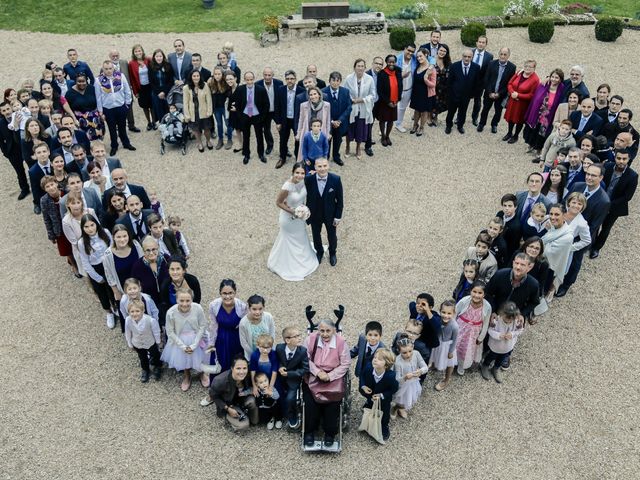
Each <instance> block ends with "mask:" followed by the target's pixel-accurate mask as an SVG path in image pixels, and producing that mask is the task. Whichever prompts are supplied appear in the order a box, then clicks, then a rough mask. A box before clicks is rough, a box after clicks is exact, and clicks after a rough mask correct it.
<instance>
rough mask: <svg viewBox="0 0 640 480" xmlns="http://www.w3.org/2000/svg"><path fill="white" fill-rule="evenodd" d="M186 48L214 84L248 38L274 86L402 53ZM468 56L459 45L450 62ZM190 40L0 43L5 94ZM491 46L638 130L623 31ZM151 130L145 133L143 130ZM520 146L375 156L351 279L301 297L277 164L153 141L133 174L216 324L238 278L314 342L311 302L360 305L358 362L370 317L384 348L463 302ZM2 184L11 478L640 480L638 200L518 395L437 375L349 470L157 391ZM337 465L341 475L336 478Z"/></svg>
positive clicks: (528, 357) (561, 306) (509, 385)
mask: <svg viewBox="0 0 640 480" xmlns="http://www.w3.org/2000/svg"><path fill="white" fill-rule="evenodd" d="M181 36H182V37H183V38H184V39H185V40H186V45H187V48H188V49H189V50H190V51H192V52H194V51H199V52H202V53H203V55H204V60H205V65H207V66H209V65H210V64H211V60H212V57H213V53H212V52H214V51H216V50H217V48H218V47H217V46H220V45H222V43H223V42H224V41H226V40H229V39H231V40H233V41H234V42H235V45H236V51H237V52H238V57H239V63H240V66H241V67H242V68H243V70H246V69H248V68H250V69H255V70H256V71H260V70H261V68H262V66H263V65H264V63H265V61H264V58H265V57H269V58H270V59H271V60H270V61H269V63H270V64H271V65H272V66H273V67H274V69H275V71H276V72H277V75H278V76H280V77H281V76H282V72H283V70H284V69H285V67H287V68H288V67H293V68H294V69H296V70H297V71H298V72H302V71H303V70H304V66H305V65H306V63H308V62H309V61H311V60H312V59H313V60H315V61H316V62H317V63H318V64H319V65H320V76H321V77H322V78H325V79H326V78H327V77H328V73H329V72H330V71H331V70H334V69H337V70H340V71H342V72H343V74H346V73H348V72H349V71H351V65H352V63H353V59H354V58H357V57H360V56H362V57H364V58H366V59H368V60H370V59H371V57H372V56H373V55H374V54H385V53H386V52H388V51H389V45H388V41H387V37H386V35H379V36H362V37H345V38H338V39H315V40H301V41H295V42H294V41H287V42H283V43H280V44H279V45H277V46H274V47H270V48H268V49H261V48H260V47H259V46H258V43H257V42H256V41H255V40H254V39H253V38H252V37H251V36H249V35H246V34H238V33H233V34H230V33H229V34H226V33H212V34H185V35H181ZM458 37H459V35H458V33H457V32H445V34H444V41H445V42H447V43H449V44H450V45H451V46H452V50H453V51H454V52H456V51H459V49H460V47H461V45H460V43H459V40H458ZM173 38H174V35H162V34H130V35H118V36H113V37H111V36H100V35H97V36H75V37H68V36H58V35H50V34H42V33H15V32H6V31H5V32H0V44H2V45H4V46H5V49H4V57H5V63H6V62H7V60H8V64H9V65H11V68H10V69H8V68H5V69H2V71H1V72H0V85H2V86H3V88H4V87H7V86H13V85H16V84H17V83H18V81H19V80H20V79H21V78H23V77H24V76H32V77H35V76H36V75H37V74H38V72H39V70H40V68H41V67H42V66H43V65H44V63H45V62H46V61H48V60H51V59H54V60H56V61H58V62H60V63H62V62H63V60H64V55H65V51H66V49H67V48H69V47H71V46H75V47H77V48H78V49H79V51H80V58H81V59H83V60H87V61H89V62H90V64H91V65H92V66H94V67H95V66H97V65H98V64H99V62H100V60H102V59H103V57H104V56H105V54H106V52H107V51H108V49H109V48H110V47H112V46H116V47H118V48H120V50H121V52H123V54H126V53H127V52H128V51H129V48H130V46H131V45H132V44H133V43H136V42H138V41H140V42H141V43H142V44H143V45H144V46H145V47H146V49H147V51H149V52H150V51H152V50H153V48H154V47H156V46H158V45H160V46H163V47H165V48H166V49H167V50H170V48H171V42H172V40H173ZM425 38H426V37H425V35H424V34H421V35H420V37H419V39H418V41H424V40H425ZM489 39H490V43H489V47H490V50H491V51H494V52H495V51H496V50H497V49H498V47H499V46H502V45H509V46H510V47H511V48H512V50H513V55H512V60H514V61H515V62H516V63H517V64H518V65H522V63H523V61H524V60H525V59H526V58H534V59H537V60H538V62H539V67H538V72H539V74H541V76H542V75H546V74H547V72H549V71H550V70H551V69H552V68H554V67H556V66H561V67H562V68H564V69H565V72H567V71H568V69H569V67H570V65H571V64H573V63H576V62H581V63H584V64H585V65H586V68H587V77H586V81H587V84H588V86H589V88H590V89H591V90H592V91H595V88H596V87H597V85H598V84H599V83H600V81H607V82H608V83H610V84H611V85H612V86H613V90H614V92H615V93H619V94H622V95H623V96H624V97H625V98H626V99H627V103H628V104H629V105H630V106H631V108H635V110H636V113H639V112H638V111H640V107H638V105H637V101H635V99H637V98H638V95H639V94H640V90H639V87H638V82H637V78H638V75H639V74H640V70H639V69H638V65H637V62H635V61H633V60H632V57H631V55H630V53H631V51H632V48H634V46H635V45H636V44H637V43H638V42H640V33H639V32H634V31H628V30H626V31H625V32H624V34H623V36H622V37H621V38H620V39H619V40H618V42H617V43H615V44H612V45H609V44H604V43H598V42H596V41H595V38H594V34H593V28H592V27H566V28H558V29H557V30H556V34H555V36H554V39H553V42H552V43H551V44H549V45H546V46H542V45H535V44H532V43H529V41H528V39H527V33H526V30H523V29H504V30H496V31H490V32H489ZM26 52H28V54H26V55H25V53H26ZM525 52H526V53H525ZM123 56H126V55H123ZM8 57H10V58H8ZM136 115H137V117H138V120H139V125H143V122H142V120H141V112H140V110H138V109H137V110H136ZM637 122H638V121H636V123H637ZM503 129H504V125H501V130H500V132H499V135H491V133H489V132H485V133H483V134H478V133H476V132H475V131H472V132H469V133H467V135H464V136H460V135H458V134H457V132H455V131H454V133H453V134H452V135H451V136H450V137H446V136H445V135H444V133H443V131H442V128H440V129H428V131H427V132H426V135H425V136H424V137H422V138H416V137H409V136H407V135H404V136H403V135H400V134H398V133H397V132H395V131H394V133H393V136H392V139H393V140H395V141H394V146H393V147H392V148H389V149H384V148H382V147H380V146H379V145H378V146H377V147H375V151H376V155H375V157H373V158H371V159H369V158H368V157H365V159H364V160H362V161H357V160H356V159H355V158H351V159H348V160H347V162H346V163H347V164H346V166H345V167H342V168H340V167H336V169H334V171H336V172H337V173H339V174H340V175H341V176H342V178H343V183H344V187H345V192H346V193H345V203H346V209H345V215H344V222H343V223H342V224H341V226H340V229H339V250H338V259H339V263H338V266H337V267H336V268H331V267H330V266H329V265H328V264H327V263H326V262H325V263H323V264H322V265H321V266H320V268H319V270H318V271H317V272H316V273H314V274H313V275H312V276H311V277H310V278H309V279H307V280H305V281H304V282H302V283H287V282H285V281H283V280H281V279H280V278H279V277H277V276H275V275H273V274H271V273H270V272H269V271H268V270H267V268H266V260H267V256H268V254H269V250H270V248H271V245H272V242H273V240H274V239H275V236H276V234H277V209H276V207H275V205H274V199H275V195H276V192H277V190H278V188H279V187H280V185H281V184H282V182H283V181H284V180H285V178H286V177H287V172H286V171H285V170H286V169H283V170H275V169H274V168H273V165H274V163H275V161H276V157H275V155H272V156H271V158H270V160H269V164H267V165H263V164H261V163H260V162H258V161H257V159H256V158H255V154H254V160H252V162H251V163H250V164H249V166H247V167H244V166H243V165H242V164H241V161H240V160H241V159H240V157H239V156H238V155H239V154H236V155H233V154H232V153H230V152H226V151H222V153H218V152H216V153H211V152H207V153H205V154H199V153H198V152H197V151H196V149H195V148H193V147H192V148H191V149H190V151H189V153H188V155H187V156H186V157H183V156H181V155H180V154H179V152H177V151H170V152H168V153H167V154H166V155H165V156H164V157H160V156H159V154H158V148H159V140H158V138H157V134H152V133H146V132H145V133H141V134H135V135H133V143H134V145H136V146H137V147H138V151H137V152H128V151H123V152H121V153H119V154H120V158H121V159H122V160H123V162H124V164H125V166H126V167H127V170H128V171H129V177H130V180H131V181H132V182H134V183H138V182H143V183H144V184H145V185H148V186H152V187H156V188H157V189H158V191H159V192H160V193H161V200H162V201H163V203H164V204H165V210H166V211H167V213H177V214H180V215H182V216H183V217H184V218H185V222H184V224H183V227H184V230H185V232H186V234H187V235H188V238H189V241H190V244H191V246H192V249H193V252H194V253H193V259H192V261H191V268H190V270H191V271H192V273H194V274H196V275H197V276H198V277H199V278H200V281H201V284H202V286H203V297H204V301H203V306H205V308H206V306H207V305H208V302H209V301H210V300H211V299H213V298H214V296H215V291H216V289H217V284H218V282H219V281H220V279H221V278H223V277H232V278H234V279H235V280H236V281H237V283H238V285H239V294H240V296H241V297H242V298H247V297H248V296H249V295H250V294H252V293H254V292H259V293H261V294H263V295H264V296H265V297H266V298H267V310H268V311H270V312H271V313H272V314H273V315H274V318H275V320H276V324H277V326H278V330H279V329H280V328H281V327H283V326H285V325H287V324H292V323H295V324H298V325H299V326H303V325H304V321H305V320H304V314H303V310H304V307H305V305H307V304H309V303H311V304H313V305H314V306H315V307H316V309H317V310H318V312H319V313H320V315H321V316H322V315H325V314H328V313H329V312H330V311H331V310H332V309H333V308H335V306H336V305H337V304H338V303H342V304H344V305H345V306H346V309H347V314H346V317H345V322H344V326H345V332H346V336H347V338H348V340H349V341H350V342H353V340H354V339H355V338H356V334H357V332H358V331H359V329H360V328H362V327H363V325H364V323H365V322H366V321H368V320H373V319H375V320H379V321H381V322H382V323H383V325H384V328H385V332H384V339H385V340H387V341H388V340H389V339H391V338H392V334H393V332H394V331H395V330H396V329H398V328H400V327H401V326H402V323H403V321H404V319H405V318H406V316H407V314H406V303H407V302H408V301H409V300H411V299H412V298H413V297H414V296H415V295H416V294H417V293H419V292H421V291H429V292H432V293H433V294H434V296H435V297H436V301H437V302H440V301H442V300H444V299H445V298H447V296H448V295H449V294H450V292H451V290H452V289H453V287H454V285H455V283H456V280H457V272H458V268H459V262H461V260H462V258H463V256H464V252H465V248H466V247H467V246H469V245H470V244H471V242H472V241H473V239H474V238H475V235H476V232H477V231H478V230H480V229H481V228H482V227H484V226H485V224H486V222H488V220H489V219H490V218H491V216H492V214H493V213H494V212H495V211H496V210H497V209H498V207H499V198H500V196H501V194H502V193H505V192H509V191H514V190H516V189H520V188H522V186H523V184H524V178H525V176H526V174H527V173H528V172H529V171H530V170H532V167H531V164H530V163H529V159H528V157H527V156H526V155H524V146H523V144H522V143H518V144H516V145H510V146H507V145H505V144H504V143H502V142H500V141H499V137H500V136H502V135H503V134H504V132H503ZM469 130H471V129H470V128H469ZM417 152H420V154H417ZM0 175H2V178H3V181H2V182H0V199H1V201H2V210H3V218H5V220H4V222H3V228H2V229H1V232H2V233H1V236H2V237H1V238H2V241H0V254H1V258H2V259H3V260H4V262H3V263H4V264H5V273H4V275H3V277H2V281H1V285H2V289H1V290H0V302H1V304H2V305H3V306H4V308H3V315H2V322H3V324H4V325H5V328H4V330H2V333H1V334H0V352H1V353H2V363H3V367H4V368H2V370H0V382H1V383H2V385H3V389H2V407H1V408H0V422H1V424H2V426H3V428H2V432H1V443H0V478H7V479H8V478H12V479H36V478H38V479H39V478H50V479H57V478H82V479H102V478H125V477H126V478H204V477H210V478H248V477H253V476H260V477H262V478H285V477H286V478H298V477H302V476H305V477H307V478H320V477H321V476H322V478H327V477H329V478H331V477H335V478H338V477H346V476H348V475H358V476H359V477H361V478H373V476H374V475H376V474H377V475H380V476H381V477H382V478H391V477H392V476H402V477H403V478H411V477H413V476H415V475H419V474H421V475H429V476H431V477H432V478H444V477H449V478H489V477H492V478H582V479H591V478H594V479H595V478H598V479H600V478H632V477H635V476H636V475H637V472H638V471H639V470H640V461H639V460H638V459H639V458H640V457H639V453H640V452H639V450H638V442H637V432H638V427H640V421H639V420H638V418H639V416H638V413H640V412H639V411H638V387H637V386H638V384H639V383H640V375H639V374H638V370H636V369H635V366H636V365H637V364H638V362H639V361H640V354H639V353H638V352H639V351H640V350H639V349H638V346H639V345H638V337H637V336H634V334H633V333H632V332H633V330H631V327H632V325H634V324H633V323H632V312H633V311H634V310H637V306H638V302H637V295H636V296H635V297H633V300H632V304H631V305H630V304H629V301H628V300H627V298H628V293H627V292H628V291H629V290H633V291H636V292H637V289H635V288H633V287H631V288H629V285H633V283H631V282H630V280H629V279H630V278H631V275H632V272H634V271H637V269H638V266H639V262H638V256H637V253H633V251H632V250H631V248H630V247H629V245H630V243H631V242H632V241H634V240H633V239H635V241H637V239H638V232H639V231H640V221H639V220H638V215H637V212H638V196H636V198H635V199H634V201H633V205H632V207H631V211H632V215H631V216H630V217H629V218H627V219H624V220H622V221H620V222H619V223H618V224H617V225H616V228H615V230H614V233H613V234H612V236H611V238H610V240H609V243H608V244H607V246H606V248H605V249H604V250H603V251H602V256H601V258H600V259H598V260H596V261H589V260H586V261H585V265H584V268H583V272H582V275H581V277H580V279H579V280H578V283H577V284H576V285H575V287H574V288H573V289H572V290H571V292H570V293H569V295H567V296H566V297H565V298H564V299H562V300H556V301H555V302H554V304H553V308H552V311H551V312H550V313H548V314H547V315H546V316H545V317H543V318H542V319H541V321H540V322H539V324H538V325H537V326H535V327H533V328H529V329H528V330H527V333H526V335H524V336H523V337H522V339H521V341H520V342H519V343H518V346H517V348H516V352H515V355H514V357H513V363H512V369H511V371H510V372H508V373H507V374H506V380H505V382H504V383H503V384H502V385H497V384H495V383H493V382H485V381H484V380H483V379H482V378H481V377H480V376H479V375H478V374H472V375H467V376H465V377H464V378H459V377H457V378H454V381H453V383H452V384H451V386H450V388H449V389H448V390H447V391H445V392H442V393H439V394H437V393H436V392H435V391H434V390H433V384H434V376H433V374H431V378H430V379H429V380H428V384H427V388H425V391H424V394H423V396H422V398H421V400H420V403H419V404H418V405H417V406H416V408H415V409H414V410H413V411H412V414H411V416H410V417H409V420H406V421H400V420H399V421H396V422H394V423H392V427H391V428H392V439H391V441H390V442H389V444H388V445H387V446H386V447H385V448H380V447H378V446H376V445H375V444H374V442H373V441H371V440H370V439H369V438H367V437H366V436H364V435H362V434H358V433H354V432H350V433H348V434H346V436H345V438H344V451H343V452H342V454H340V455H337V456H331V457H325V456H322V455H308V454H303V453H301V451H300V447H299V437H298V436H295V435H292V434H289V433H286V432H284V431H282V432H276V431H274V432H267V431H266V430H264V429H259V430H258V429H252V430H251V431H250V432H249V433H248V434H246V435H244V436H236V435H233V434H232V433H230V432H229V431H228V430H227V429H226V428H225V427H224V425H223V422H222V421H220V420H218V419H217V418H216V417H215V415H214V409H213V407H210V408H207V409H203V408H201V407H200V406H199V405H198V401H199V400H200V398H201V397H202V396H203V394H204V392H203V389H202V387H201V386H199V385H196V383H195V382H194V386H193V387H192V389H191V390H190V391H189V392H188V393H186V394H184V393H182V392H181V391H180V389H179V388H178V384H179V378H178V376H176V375H175V374H174V373H167V374H166V375H165V376H164V378H163V380H162V381H161V382H160V383H154V382H153V381H151V382H150V383H149V384H147V385H144V386H142V385H141V384H140V383H139V381H138V373H139V369H138V364H137V362H138V360H137V357H136V355H134V354H132V353H130V352H129V351H128V349H127V348H126V346H125V344H124V342H123V340H122V338H121V335H120V333H119V330H118V329H116V330H112V331H111V330H108V329H107V328H106V327H105V325H104V320H103V318H102V314H101V310H100V308H99V305H98V303H97V302H96V301H95V298H94V297H93V296H92V294H91V292H90V290H89V288H88V287H87V285H85V284H84V283H83V282H82V281H80V280H76V279H75V278H73V277H72V276H71V275H70V273H69V271H68V270H67V268H66V266H65V265H64V262H63V261H62V260H61V259H59V258H57V256H56V255H57V254H56V251H55V247H52V245H51V244H50V243H48V242H47V240H46V237H45V232H44V227H43V225H42V221H41V219H40V218H39V217H36V216H34V215H33V213H32V212H31V205H30V201H29V200H25V201H23V202H20V203H17V202H16V201H15V196H16V195H17V193H18V192H17V185H16V182H15V179H14V174H13V171H12V170H11V168H10V167H9V165H8V162H4V161H3V162H1V163H0ZM31 292H37V293H35V294H34V293H31ZM634 307H635V308H634ZM630 333H631V334H630ZM436 378H437V375H436ZM359 405H360V400H359V399H356V400H355V402H354V406H356V407H357V406H359ZM357 410H358V409H357V408H354V416H353V418H352V422H351V423H352V426H356V425H357V422H359V418H355V417H356V411H357ZM354 429H355V428H354ZM634 439H636V440H635V441H634ZM326 460H328V461H329V462H331V463H330V469H331V470H330V472H331V473H328V474H327V473H320V469H326V466H327V465H328V464H327V462H326ZM363 460H364V461H363Z"/></svg>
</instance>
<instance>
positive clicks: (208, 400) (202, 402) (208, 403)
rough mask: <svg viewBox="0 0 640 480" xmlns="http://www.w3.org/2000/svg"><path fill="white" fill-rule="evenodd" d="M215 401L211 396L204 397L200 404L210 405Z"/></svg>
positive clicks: (202, 405)
mask: <svg viewBox="0 0 640 480" xmlns="http://www.w3.org/2000/svg"><path fill="white" fill-rule="evenodd" d="M212 403H213V400H211V398H210V397H208V396H207V397H204V398H203V399H202V400H200V406H201V407H208V406H209V405H211V404H212Z"/></svg>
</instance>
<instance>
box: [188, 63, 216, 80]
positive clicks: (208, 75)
mask: <svg viewBox="0 0 640 480" xmlns="http://www.w3.org/2000/svg"><path fill="white" fill-rule="evenodd" d="M192 71H193V65H191V67H189V70H187V73H186V75H185V78H189V75H191V72H192ZM200 78H202V81H204V82H206V81H207V80H209V79H210V78H211V70H208V69H206V68H204V67H200ZM185 83H187V82H186V81H185Z"/></svg>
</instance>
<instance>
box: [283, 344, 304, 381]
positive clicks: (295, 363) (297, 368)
mask: <svg viewBox="0 0 640 480" xmlns="http://www.w3.org/2000/svg"><path fill="white" fill-rule="evenodd" d="M285 347H286V344H284V343H279V344H278V345H276V357H277V358H278V363H279V364H280V367H284V368H286V369H287V376H286V377H283V376H282V375H279V374H278V375H279V377H280V380H281V381H282V385H286V386H287V387H288V388H289V390H295V389H297V388H298V387H300V383H301V382H302V377H304V375H305V373H308V372H309V355H307V349H306V348H305V347H303V346H299V347H297V348H296V352H295V353H294V354H293V357H291V360H287V353H286V352H287V351H286V349H285Z"/></svg>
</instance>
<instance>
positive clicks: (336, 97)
mask: <svg viewBox="0 0 640 480" xmlns="http://www.w3.org/2000/svg"><path fill="white" fill-rule="evenodd" d="M333 99H334V100H338V92H333Z"/></svg>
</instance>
